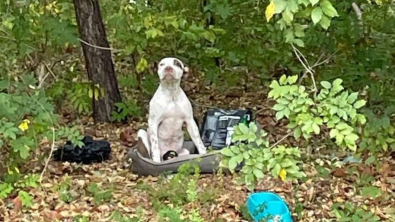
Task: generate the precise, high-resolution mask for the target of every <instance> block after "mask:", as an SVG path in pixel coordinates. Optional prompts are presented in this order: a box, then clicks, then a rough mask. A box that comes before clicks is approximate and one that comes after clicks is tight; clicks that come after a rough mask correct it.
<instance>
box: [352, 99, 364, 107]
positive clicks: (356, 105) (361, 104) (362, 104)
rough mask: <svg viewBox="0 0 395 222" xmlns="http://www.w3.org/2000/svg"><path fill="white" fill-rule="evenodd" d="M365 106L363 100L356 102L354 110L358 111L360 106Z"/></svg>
mask: <svg viewBox="0 0 395 222" xmlns="http://www.w3.org/2000/svg"><path fill="white" fill-rule="evenodd" d="M365 104H366V101H365V100H358V101H357V102H355V103H354V108H355V109H359V108H361V107H362V106H364V105H365Z"/></svg>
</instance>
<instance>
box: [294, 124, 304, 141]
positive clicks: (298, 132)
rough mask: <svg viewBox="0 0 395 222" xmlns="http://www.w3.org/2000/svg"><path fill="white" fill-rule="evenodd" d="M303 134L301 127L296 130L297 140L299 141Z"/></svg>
mask: <svg viewBox="0 0 395 222" xmlns="http://www.w3.org/2000/svg"><path fill="white" fill-rule="evenodd" d="M301 134H302V131H301V130H300V127H298V128H296V129H295V131H294V137H295V139H299V138H300V135H301Z"/></svg>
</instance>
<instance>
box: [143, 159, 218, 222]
mask: <svg viewBox="0 0 395 222" xmlns="http://www.w3.org/2000/svg"><path fill="white" fill-rule="evenodd" d="M191 173H194V174H193V175H191ZM171 176H172V177H171V179H167V178H165V177H166V176H165V175H162V176H161V177H160V180H159V181H158V183H159V185H158V186H157V187H158V188H154V187H152V186H148V185H145V184H138V185H137V188H138V189H142V190H146V191H147V192H148V194H149V195H150V196H151V202H152V203H153V207H154V208H155V210H156V211H157V212H158V217H159V219H162V220H164V219H165V218H167V219H169V220H170V221H196V222H198V221H203V219H202V218H201V216H200V213H199V212H198V208H194V209H189V210H186V209H183V206H184V205H185V204H191V203H195V204H198V203H200V202H201V201H202V199H204V203H209V202H211V201H213V200H215V198H216V195H215V192H213V191H212V190H210V187H206V188H205V191H204V192H198V189H197V188H198V184H197V182H198V179H199V176H200V169H199V166H198V165H197V164H195V163H192V164H191V163H184V164H182V165H181V166H180V167H179V168H178V173H177V174H175V175H174V176H173V175H171ZM205 193H208V194H210V195H209V199H207V196H206V195H205ZM164 203H166V204H164ZM168 203H170V204H171V206H167V205H168ZM187 215H188V216H187ZM185 218H188V220H185Z"/></svg>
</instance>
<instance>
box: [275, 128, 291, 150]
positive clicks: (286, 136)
mask: <svg viewBox="0 0 395 222" xmlns="http://www.w3.org/2000/svg"><path fill="white" fill-rule="evenodd" d="M293 133H294V131H292V132H289V133H288V134H287V135H285V136H284V137H283V138H281V139H280V140H279V141H277V142H276V143H275V144H273V145H272V146H271V147H270V148H269V149H271V148H273V147H275V146H277V145H278V144H279V143H281V142H282V141H283V140H285V139H286V138H288V137H289V136H290V135H292V134H293Z"/></svg>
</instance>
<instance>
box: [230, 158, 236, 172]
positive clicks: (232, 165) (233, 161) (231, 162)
mask: <svg viewBox="0 0 395 222" xmlns="http://www.w3.org/2000/svg"><path fill="white" fill-rule="evenodd" d="M236 167H237V157H235V156H234V157H232V158H230V160H229V170H230V171H232V172H233V171H234V169H236Z"/></svg>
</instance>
